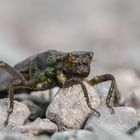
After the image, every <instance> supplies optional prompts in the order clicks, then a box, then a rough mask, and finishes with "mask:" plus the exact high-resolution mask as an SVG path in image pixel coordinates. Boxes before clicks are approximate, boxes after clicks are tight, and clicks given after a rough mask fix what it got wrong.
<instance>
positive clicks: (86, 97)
mask: <svg viewBox="0 0 140 140" xmlns="http://www.w3.org/2000/svg"><path fill="white" fill-rule="evenodd" d="M75 84H80V85H81V87H82V90H83V93H84V96H85V99H86V103H87V106H88V107H89V108H90V109H91V110H92V111H94V112H96V113H97V114H98V116H100V113H99V112H98V111H96V110H95V109H94V108H93V107H92V105H91V103H90V98H89V96H88V91H87V88H86V86H85V85H84V83H83V82H82V81H80V80H78V79H70V80H68V81H67V82H66V83H65V84H64V85H63V87H64V88H68V87H70V86H72V85H75Z"/></svg>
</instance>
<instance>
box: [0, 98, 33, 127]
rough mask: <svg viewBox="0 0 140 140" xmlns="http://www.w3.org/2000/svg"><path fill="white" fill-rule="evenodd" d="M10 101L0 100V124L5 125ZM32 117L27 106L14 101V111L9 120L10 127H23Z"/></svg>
mask: <svg viewBox="0 0 140 140" xmlns="http://www.w3.org/2000/svg"><path fill="white" fill-rule="evenodd" d="M7 101H8V99H6V98H5V99H1V100H0V124H2V125H3V123H4V121H5V118H6V116H7V110H8V102H7ZM29 115H30V111H29V109H28V107H27V106H26V105H25V104H22V103H19V102H17V101H14V110H13V113H12V114H11V115H10V118H9V124H8V125H9V126H16V125H23V124H24V122H25V121H26V120H27V118H28V117H29Z"/></svg>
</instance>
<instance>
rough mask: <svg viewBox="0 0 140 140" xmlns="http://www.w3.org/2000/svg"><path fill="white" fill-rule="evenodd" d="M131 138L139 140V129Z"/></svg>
mask: <svg viewBox="0 0 140 140" xmlns="http://www.w3.org/2000/svg"><path fill="white" fill-rule="evenodd" d="M133 137H134V138H137V139H138V140H139V139H140V128H139V129H138V130H136V131H135V132H134V134H133Z"/></svg>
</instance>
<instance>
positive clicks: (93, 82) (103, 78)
mask: <svg viewBox="0 0 140 140" xmlns="http://www.w3.org/2000/svg"><path fill="white" fill-rule="evenodd" d="M109 80H111V86H110V88H109V91H108V95H107V98H106V105H107V106H108V107H109V109H110V111H111V113H114V109H113V108H112V106H111V105H110V101H111V97H112V95H113V92H114V93H115V99H116V102H117V103H118V104H119V103H120V93H119V90H118V88H117V84H116V81H115V78H114V76H113V75H111V74H104V75H101V76H96V77H94V78H93V79H91V80H89V81H87V82H88V83H89V84H90V85H96V84H99V83H101V82H105V81H109Z"/></svg>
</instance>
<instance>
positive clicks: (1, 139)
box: [0, 132, 50, 140]
mask: <svg viewBox="0 0 140 140" xmlns="http://www.w3.org/2000/svg"><path fill="white" fill-rule="evenodd" d="M0 140H50V138H49V137H48V136H38V137H35V136H25V135H23V134H19V133H6V132H0Z"/></svg>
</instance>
